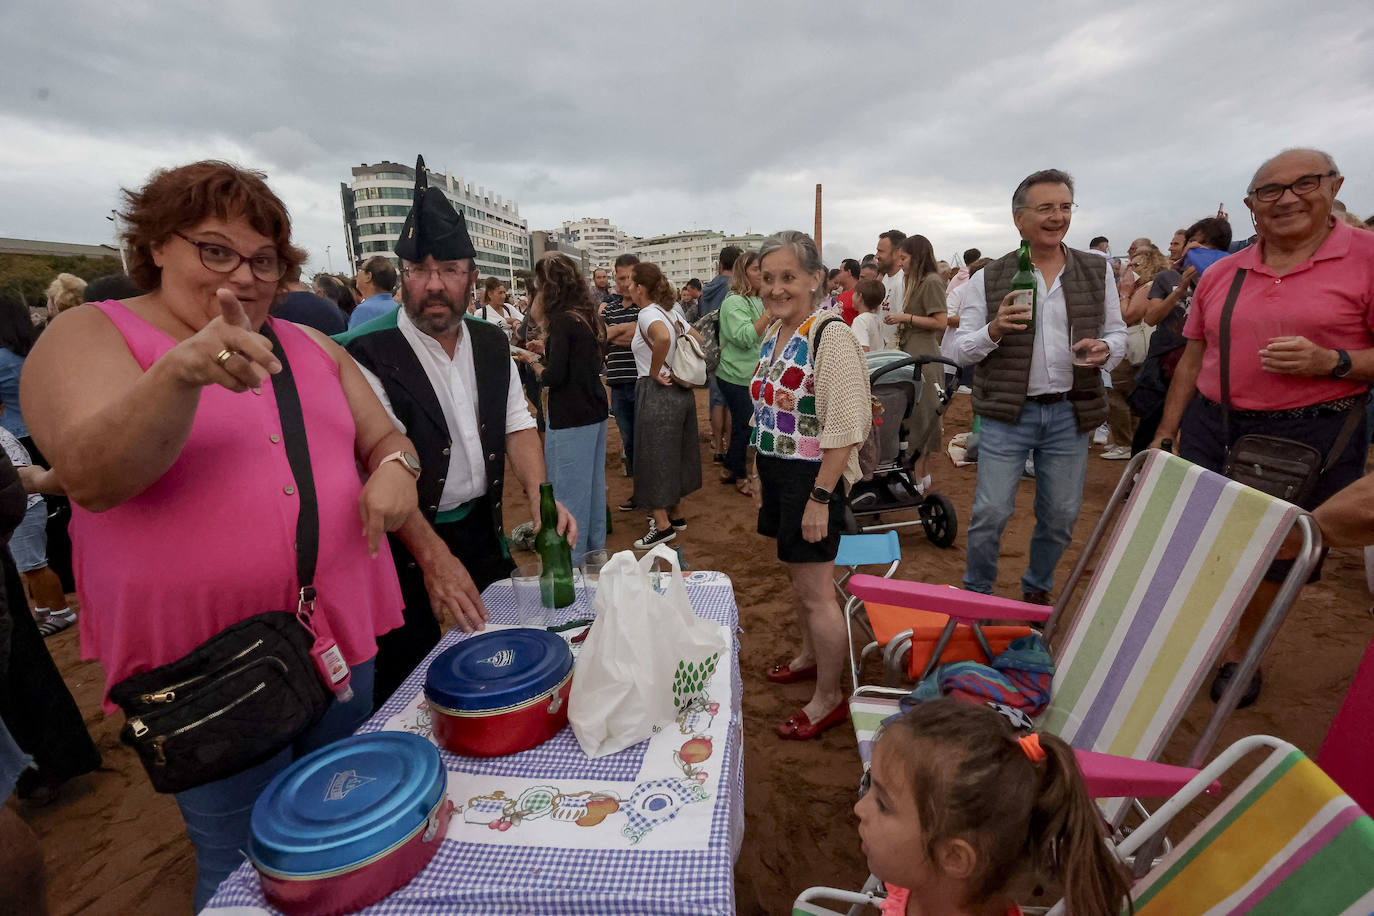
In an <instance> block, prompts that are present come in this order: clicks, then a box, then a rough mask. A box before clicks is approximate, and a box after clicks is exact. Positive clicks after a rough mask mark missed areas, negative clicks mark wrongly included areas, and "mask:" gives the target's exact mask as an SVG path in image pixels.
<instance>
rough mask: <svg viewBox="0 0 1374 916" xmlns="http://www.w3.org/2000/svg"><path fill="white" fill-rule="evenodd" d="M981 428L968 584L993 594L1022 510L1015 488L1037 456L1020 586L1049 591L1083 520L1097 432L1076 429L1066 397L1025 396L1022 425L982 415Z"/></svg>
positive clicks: (972, 587) (971, 526) (965, 586)
mask: <svg viewBox="0 0 1374 916" xmlns="http://www.w3.org/2000/svg"><path fill="white" fill-rule="evenodd" d="M982 430H983V433H982V438H981V439H980V441H979V446H978V449H979V451H978V488H977V489H976V490H975V491H974V494H973V518H972V519H971V520H970V521H969V526H968V558H967V560H966V565H965V567H964V588H966V589H968V590H969V591H973V592H982V593H984V594H992V586H993V584H994V583H995V582H996V581H997V556H998V553H999V551H1000V550H1001V546H1002V532H1003V530H1005V529H1006V527H1007V520H1008V519H1010V518H1011V515H1012V512H1013V511H1015V509H1016V490H1017V487H1018V486H1019V485H1020V482H1021V473H1022V471H1023V470H1024V469H1025V466H1026V456H1027V455H1032V456H1034V458H1035V531H1034V533H1033V534H1032V535H1031V542H1030V563H1029V565H1028V567H1027V568H1026V572H1025V575H1023V576H1022V577H1021V590H1022V591H1023V592H1033V591H1047V592H1048V591H1050V589H1051V588H1053V587H1054V568H1055V567H1056V566H1057V565H1059V558H1060V557H1062V556H1063V555H1064V550H1065V548H1067V547H1068V546H1069V541H1070V540H1072V538H1073V526H1074V523H1076V522H1077V521H1078V509H1079V506H1081V505H1082V503H1083V479H1084V477H1085V476H1086V475H1087V470H1088V440H1089V437H1090V436H1091V435H1092V434H1091V432H1087V433H1080V432H1079V431H1078V425H1077V421H1076V420H1075V418H1074V412H1073V405H1072V404H1070V403H1069V402H1068V401H1060V402H1059V403H1057V404H1037V403H1035V402H1034V401H1027V402H1026V404H1025V407H1024V408H1023V409H1022V411H1021V421H1020V422H1019V423H1001V422H998V421H997V420H991V419H988V418H987V417H984V418H983V427H982Z"/></svg>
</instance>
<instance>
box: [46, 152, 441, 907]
mask: <svg viewBox="0 0 1374 916" xmlns="http://www.w3.org/2000/svg"><path fill="white" fill-rule="evenodd" d="M126 198H127V206H126V208H125V212H124V214H123V216H124V218H125V221H126V224H127V229H126V231H125V234H124V241H125V243H126V246H127V256H128V267H129V275H130V277H131V278H132V279H133V281H134V282H135V283H136V284H138V285H139V286H140V287H142V288H144V289H148V290H151V292H149V293H148V294H146V295H143V296H138V297H135V298H133V299H128V300H125V301H123V302H117V301H113V300H111V301H106V302H99V303H94V304H92V305H89V306H82V307H79V308H75V309H72V310H70V311H67V312H64V313H62V314H61V315H59V316H58V317H57V319H56V320H55V321H54V322H53V323H52V325H51V326H50V327H49V329H48V330H47V331H46V332H45V333H44V334H43V338H42V341H41V342H40V344H39V345H38V346H36V347H35V348H34V350H33V353H32V354H31V356H30V358H29V361H28V364H27V366H26V370H25V375H24V382H23V395H22V398H23V404H24V407H25V410H26V413H27V415H26V419H27V420H28V421H29V425H30V428H31V432H32V434H33V437H34V439H35V440H36V441H37V442H39V443H41V446H40V447H41V448H42V449H43V452H44V454H46V455H47V456H48V457H49V458H50V459H51V460H52V464H53V467H54V468H55V469H56V472H57V475H58V477H59V478H60V480H61V481H62V483H63V485H64V486H65V488H66V491H67V493H68V495H69V496H70V497H71V500H72V510H73V518H72V526H71V530H72V541H73V546H74V556H75V571H76V579H77V586H78V592H79V595H80V598H81V606H82V614H81V618H80V627H81V644H82V652H83V654H84V655H85V657H87V658H97V659H99V660H100V662H101V664H102V666H103V667H104V669H105V677H106V692H107V699H106V702H105V708H106V711H107V712H109V711H113V709H114V707H113V706H112V704H110V702H109V700H108V689H109V686H110V685H112V684H115V683H117V682H119V681H121V680H123V679H124V678H126V677H128V676H129V675H131V674H136V673H138V672H142V671H147V670H149V669H152V668H155V667H157V666H159V665H163V664H166V663H168V662H171V661H174V660H176V659H178V658H181V657H182V656H184V655H186V654H187V653H188V652H190V651H191V650H192V649H194V648H195V647H196V646H198V645H200V644H201V643H203V642H205V641H206V640H208V639H210V638H211V637H213V636H215V635H216V634H217V633H219V632H220V631H222V630H224V629H225V628H226V627H228V626H229V625H231V624H233V623H236V622H237V621H240V620H243V619H244V618H246V617H250V616H252V615H253V614H257V613H260V612H262V611H267V610H279V609H284V608H291V607H294V606H295V593H296V591H297V588H298V585H297V582H296V560H295V553H294V548H293V545H294V540H295V530H296V519H297V514H298V510H299V496H298V495H297V493H296V486H295V480H294V478H293V476H292V473H291V468H290V465H289V463H288V461H287V458H286V451H285V446H284V443H283V441H282V425H281V420H280V418H279V417H278V415H277V406H276V399H275V398H274V397H273V396H272V393H271V391H270V387H271V385H272V377H273V373H275V372H278V371H280V369H281V366H280V363H279V362H278V361H277V360H276V358H275V357H274V356H273V355H272V348H271V344H270V343H269V342H268V340H267V339H266V338H265V337H263V336H262V335H260V334H258V333H256V330H257V329H258V328H261V327H262V326H263V324H264V323H265V322H267V321H268V320H269V319H268V308H269V306H271V304H272V301H273V298H274V297H275V296H276V295H277V293H278V292H279V291H280V290H281V288H282V284H284V283H286V282H288V281H290V280H293V279H295V278H296V277H297V276H298V275H299V272H300V264H301V261H302V260H303V258H304V252H302V251H301V250H300V249H298V248H295V247H294V246H292V244H291V240H290V231H291V224H290V218H289V216H288V215H287V212H286V208H285V206H284V205H283V204H282V203H281V201H280V200H279V199H278V198H277V197H276V195H274V194H273V193H272V191H271V190H270V189H269V188H268V187H267V185H266V184H265V183H264V181H263V179H262V176H261V175H260V174H259V173H256V172H249V171H243V170H240V169H237V168H235V167H233V166H230V165H227V164H225V163H221V162H200V163H195V164H193V165H188V166H183V167H181V168H176V169H171V170H168V171H162V172H159V173H157V174H155V175H154V176H153V178H152V180H151V181H150V182H149V183H148V185H147V186H146V187H144V188H143V189H142V190H140V191H138V192H134V193H130V192H126ZM272 329H273V330H274V331H275V332H276V334H277V336H278V338H279V339H280V341H281V345H282V348H283V350H284V351H285V353H286V357H287V360H288V361H289V362H290V365H291V369H292V374H293V376H294V377H295V381H296V387H297V389H298V391H299V394H300V400H301V407H302V411H303V414H304V418H305V427H306V438H307V441H308V443H309V451H310V463H311V468H312V470H313V473H314V478H315V481H314V482H315V489H316V492H317V494H318V501H319V521H320V525H319V527H320V545H319V560H318V569H317V572H316V576H315V585H316V586H317V588H318V590H319V593H320V603H319V606H318V610H317V614H320V613H322V614H324V615H325V617H326V618H327V620H328V623H329V625H330V628H331V629H332V631H333V633H334V636H335V638H336V639H337V640H338V643H339V647H340V649H341V650H342V652H343V654H344V657H345V658H346V660H347V661H348V662H349V664H350V665H351V666H352V668H353V680H352V686H353V690H354V697H353V699H352V700H351V701H350V702H347V703H339V702H335V703H334V704H332V705H331V707H330V708H329V710H328V711H327V712H326V713H325V716H324V717H323V719H321V721H320V722H318V723H316V725H314V726H313V727H312V728H311V729H310V730H309V731H307V732H306V733H305V734H304V735H302V736H301V737H300V738H299V739H298V740H297V742H296V745H295V747H294V748H288V749H286V750H284V751H282V752H281V753H280V754H279V755H278V756H277V757H275V758H273V759H272V760H271V761H269V762H267V763H265V764H262V765H260V766H256V767H252V768H250V769H248V770H245V771H243V772H242V773H239V774H238V775H236V776H232V777H229V778H228V779H224V780H220V781H218V782H213V783H209V784H207V785H204V786H200V787H198V788H195V789H191V790H188V791H185V792H181V793H178V794H177V802H178V804H179V805H180V807H181V809H182V813H183V816H184V817H185V819H186V823H187V832H188V833H189V834H190V837H191V840H192V842H193V843H194V844H195V847H196V860H197V865H198V867H199V880H198V884H197V888H196V896H195V905H196V908H197V909H200V907H202V906H203V905H204V904H205V902H206V901H207V900H208V899H209V898H210V896H211V894H213V892H214V889H215V887H216V886H218V884H219V882H220V881H221V880H222V879H223V878H224V877H225V876H226V875H228V873H229V872H230V871H232V870H233V869H234V868H235V867H237V865H238V863H239V862H240V861H241V860H242V854H241V853H240V852H239V850H241V849H244V848H246V844H247V840H248V816H249V813H250V812H251V809H252V805H253V801H254V799H255V798H256V797H257V795H258V793H259V792H260V791H261V789H262V788H263V787H264V786H265V785H266V783H267V781H268V780H269V779H271V777H272V776H273V775H274V774H275V773H277V772H279V771H280V770H281V769H282V768H283V767H285V766H286V765H287V764H289V763H290V762H291V761H292V760H293V759H294V758H295V757H297V756H300V755H301V754H304V753H306V752H308V751H310V750H313V749H314V748H316V747H318V746H321V745H323V744H326V743H328V742H330V741H332V740H335V739H337V738H341V737H344V736H346V735H348V734H350V733H351V732H352V731H353V729H354V728H356V727H357V726H358V725H359V724H361V723H362V722H363V721H364V720H365V719H366V718H367V714H368V711H369V710H370V708H371V703H372V659H373V656H375V654H376V642H375V638H376V636H378V635H379V634H381V633H384V632H386V631H387V630H390V629H392V628H394V627H397V626H399V625H400V623H401V596H400V589H399V587H398V585H397V583H396V573H395V568H394V566H393V565H392V561H391V557H390V554H389V551H388V549H387V543H386V539H385V538H384V537H383V534H384V532H386V531H389V530H395V529H396V528H398V527H399V526H400V525H401V523H402V521H404V519H405V518H406V517H407V516H408V515H409V514H410V513H411V512H412V511H414V509H415V507H416V493H415V478H414V475H413V474H412V472H411V471H410V470H409V469H408V467H407V464H406V462H405V461H404V458H403V453H410V452H412V451H413V447H412V446H411V444H410V441H409V440H408V439H407V438H406V437H405V436H403V435H402V434H401V433H400V432H398V431H397V429H396V427H395V426H394V425H393V424H392V423H391V421H390V420H389V419H388V418H387V415H386V413H385V412H384V411H383V409H382V406H381V404H380V403H379V402H378V401H377V399H376V397H375V396H374V395H373V393H372V390H371V388H369V386H368V384H367V382H366V381H365V380H364V378H363V376H362V374H361V373H360V372H359V370H358V368H357V367H356V366H355V365H354V363H353V362H352V360H351V359H350V358H349V357H348V356H347V355H346V354H345V353H344V351H343V349H342V348H340V347H339V346H337V345H336V344H334V343H333V342H332V341H330V340H329V339H328V338H326V337H324V336H322V335H320V334H319V333H317V332H315V331H313V330H310V329H307V328H303V327H300V326H298V325H293V324H290V323H288V322H285V321H280V320H272ZM78 354H79V358H74V357H76V356H77V355H78ZM398 456H400V457H398ZM412 457H413V456H412ZM393 459H397V460H393ZM359 463H360V464H361V465H362V466H363V467H365V468H366V469H367V471H368V472H369V474H368V478H367V481H366V483H362V482H361V481H360V480H359V477H358V471H357V465H358V464H359Z"/></svg>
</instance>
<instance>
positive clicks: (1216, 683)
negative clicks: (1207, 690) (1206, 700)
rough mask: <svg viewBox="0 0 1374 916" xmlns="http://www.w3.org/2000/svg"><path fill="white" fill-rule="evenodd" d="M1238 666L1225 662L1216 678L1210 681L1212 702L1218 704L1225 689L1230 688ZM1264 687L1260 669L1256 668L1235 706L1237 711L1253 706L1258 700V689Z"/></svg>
mask: <svg viewBox="0 0 1374 916" xmlns="http://www.w3.org/2000/svg"><path fill="white" fill-rule="evenodd" d="M1239 668H1240V665H1238V664H1236V663H1235V662H1225V663H1224V664H1222V666H1221V670H1220V671H1218V672H1217V676H1216V677H1215V678H1213V679H1212V690H1211V694H1212V702H1213V703H1220V702H1221V695H1222V694H1223V693H1225V692H1226V688H1227V687H1229V686H1231V681H1232V680H1233V679H1234V678H1235V676H1236V670H1237V669H1239ZM1263 686H1264V677H1263V676H1262V675H1261V674H1260V669H1259V668H1256V669H1255V673H1254V674H1252V675H1250V683H1249V684H1247V685H1246V686H1245V692H1244V693H1242V694H1241V695H1240V702H1239V703H1237V704H1236V708H1237V709H1244V708H1245V707H1247V706H1253V705H1254V704H1255V701H1256V700H1258V699H1259V695H1260V688H1261V687H1263Z"/></svg>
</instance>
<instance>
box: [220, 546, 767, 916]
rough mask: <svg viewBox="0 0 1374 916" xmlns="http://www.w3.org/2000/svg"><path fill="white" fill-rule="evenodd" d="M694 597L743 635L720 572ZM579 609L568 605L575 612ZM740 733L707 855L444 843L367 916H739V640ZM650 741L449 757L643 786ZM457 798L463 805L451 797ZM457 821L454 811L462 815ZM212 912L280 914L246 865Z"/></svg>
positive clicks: (733, 676)
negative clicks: (593, 753) (593, 754)
mask: <svg viewBox="0 0 1374 916" xmlns="http://www.w3.org/2000/svg"><path fill="white" fill-rule="evenodd" d="M686 576H687V594H688V597H689V598H690V599H691V602H692V607H693V609H694V610H695V611H696V612H697V614H698V615H699V616H701V617H704V618H706V619H709V620H714V621H716V622H717V623H720V624H723V625H725V626H726V627H727V628H728V629H729V630H730V632H731V633H735V634H737V633H738V623H739V609H738V608H737V607H736V605H735V596H734V589H733V588H732V586H731V583H730V579H729V578H728V577H727V576H725V575H724V574H723V573H718V572H709V571H701V572H691V573H687V574H686ZM482 598H483V600H484V602H485V603H486V606H487V610H488V611H489V613H490V617H491V622H492V623H498V624H500V623H505V624H513V623H515V622H516V621H515V601H514V596H513V593H512V592H511V590H510V586H509V584H508V583H505V582H498V583H495V584H493V585H492V586H490V587H489V588H488V589H487V590H486V592H484V593H483V595H482ZM573 610H575V609H570V612H572V611H573ZM462 638H464V636H463V634H462V633H460V632H459V631H458V630H456V629H455V630H452V631H450V632H449V633H448V635H447V636H445V637H444V638H443V639H442V640H440V642H439V645H438V646H436V647H435V649H434V651H433V652H431V653H430V655H429V657H428V658H426V659H425V661H424V662H423V663H422V664H421V665H420V666H419V667H418V668H416V669H415V671H414V672H412V673H411V675H410V677H409V678H407V679H406V682H405V683H404V684H403V685H402V686H401V687H400V689H398V690H397V691H396V693H395V695H394V696H392V697H391V699H390V700H388V701H387V703H386V704H385V705H384V706H383V707H382V708H381V709H379V710H378V711H377V714H376V715H374V716H373V717H372V718H371V719H369V720H368V721H367V722H366V723H365V724H364V725H363V726H362V727H361V728H360V729H358V731H359V733H360V734H361V733H365V732H372V731H378V730H380V729H381V728H382V727H383V726H384V725H385V724H386V723H387V721H388V720H390V719H391V718H393V717H394V716H396V715H397V714H399V713H400V712H401V711H402V710H404V709H405V707H406V706H407V705H408V704H410V702H411V701H412V700H413V699H414V698H415V697H416V695H417V694H418V693H419V692H420V690H421V687H422V686H423V681H424V672H425V671H426V670H427V669H428V667H429V663H430V661H432V660H433V659H434V657H435V656H436V655H438V654H439V653H440V652H442V651H443V650H445V649H447V648H448V647H449V646H451V645H453V644H454V643H456V642H457V641H458V640H460V639H462ZM730 686H731V704H730V710H731V713H730V716H731V718H730V728H729V740H728V741H726V742H725V747H724V752H723V755H722V757H721V764H720V766H721V770H720V773H721V782H720V791H719V792H718V793H717V795H716V797H715V798H713V799H711V800H710V801H711V804H712V806H713V810H712V817H711V828H710V836H709V839H708V843H707V846H706V849H704V850H672V851H651V850H637V849H624V848H618V849H569V848H549V847H540V846H500V845H487V844H478V843H459V842H452V841H445V842H444V843H443V844H442V845H441V846H440V848H439V852H438V853H437V854H436V855H435V857H434V859H433V861H431V862H430V864H429V866H428V867H427V868H426V869H425V870H424V871H422V872H421V873H420V874H419V875H417V876H416V877H415V879H414V880H413V881H411V882H410V883H409V884H408V885H406V886H405V887H403V888H401V889H400V890H399V891H397V892H396V893H394V894H392V895H391V896H390V897H388V898H386V899H385V900H383V901H381V902H379V903H377V904H374V905H373V906H371V907H368V908H367V909H366V910H363V911H362V912H363V913H366V914H369V916H403V914H404V916H417V914H431V913H433V914H443V913H452V914H458V913H463V914H488V913H490V914H497V913H502V914H504V913H531V914H535V913H538V914H545V913H548V914H553V913H558V914H588V916H602V914H655V916H658V914H662V916H671V914H682V916H696V914H707V913H721V914H731V913H734V912H735V886H734V863H735V857H736V856H737V855H738V853H739V844H740V840H741V838H742V837H743V834H744V766H743V759H742V737H743V717H742V715H741V711H740V699H741V690H740V674H739V641H738V637H737V636H736V639H735V640H734V652H733V654H732V657H731V664H730ZM644 748H645V744H640V745H636V746H635V747H633V748H629V749H627V750H625V751H622V752H621V753H619V754H614V755H611V756H609V757H604V758H601V759H600V760H589V759H588V758H587V757H586V755H585V754H583V753H582V750H581V748H580V747H579V746H578V744H577V739H576V738H575V737H574V736H573V734H572V730H571V729H566V728H565V729H564V730H563V731H562V732H560V733H559V734H558V735H557V736H555V737H554V738H553V739H552V740H551V741H548V742H546V743H545V744H542V745H540V746H539V747H537V748H533V749H531V750H528V751H525V752H523V753H520V754H514V755H511V756H509V757H498V758H486V759H479V758H472V757H457V756H454V755H452V754H450V753H448V752H447V751H442V749H441V753H442V755H443V758H444V763H445V765H446V766H447V767H448V768H449V769H450V770H461V771H462V772H464V773H478V774H490V775H498V776H512V777H514V776H521V777H539V778H544V777H547V778H551V779H552V778H559V779H597V778H600V779H615V780H628V779H633V778H634V776H635V774H636V772H637V771H638V769H639V766H640V763H641V762H642V760H643V756H644ZM452 800H453V801H455V803H461V800H457V799H452ZM455 817H456V815H455ZM202 912H203V913H205V914H214V916H231V914H233V916H249V914H261V913H276V912H277V911H276V910H274V909H272V908H270V907H268V906H267V903H266V901H265V899H264V898H263V895H262V890H261V888H260V886H259V884H258V877H257V872H255V871H254V870H253V868H252V866H251V865H249V864H248V863H247V862H245V863H244V864H243V865H242V866H240V867H239V869H238V870H237V871H236V872H234V873H233V874H232V875H230V876H229V877H228V878H227V879H226V880H225V881H224V883H223V884H221V885H220V887H219V890H218V891H217V892H216V893H215V896H214V898H213V899H212V900H211V901H210V903H209V905H208V906H207V908H206V909H205V910H203V911H202Z"/></svg>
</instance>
